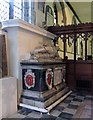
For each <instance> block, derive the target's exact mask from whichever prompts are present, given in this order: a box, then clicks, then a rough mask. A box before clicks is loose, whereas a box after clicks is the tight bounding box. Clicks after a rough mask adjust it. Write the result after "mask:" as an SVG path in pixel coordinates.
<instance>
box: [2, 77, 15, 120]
mask: <svg viewBox="0 0 93 120" xmlns="http://www.w3.org/2000/svg"><path fill="white" fill-rule="evenodd" d="M16 112H17V80H16V79H15V78H14V77H5V78H2V79H0V120H1V118H7V117H9V116H11V115H12V114H14V113H16Z"/></svg>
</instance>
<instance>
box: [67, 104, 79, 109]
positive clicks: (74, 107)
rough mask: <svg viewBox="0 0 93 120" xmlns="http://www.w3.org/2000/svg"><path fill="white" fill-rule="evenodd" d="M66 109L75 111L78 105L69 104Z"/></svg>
mask: <svg viewBox="0 0 93 120" xmlns="http://www.w3.org/2000/svg"><path fill="white" fill-rule="evenodd" d="M67 108H70V109H77V108H78V105H73V104H69V105H68V107H67Z"/></svg>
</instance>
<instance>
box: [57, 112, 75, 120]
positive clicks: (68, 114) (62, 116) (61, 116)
mask: <svg viewBox="0 0 93 120" xmlns="http://www.w3.org/2000/svg"><path fill="white" fill-rule="evenodd" d="M58 117H60V118H62V120H63V118H66V119H70V118H72V117H73V115H72V114H70V113H65V112H62V113H61V114H60V115H59V116H58Z"/></svg>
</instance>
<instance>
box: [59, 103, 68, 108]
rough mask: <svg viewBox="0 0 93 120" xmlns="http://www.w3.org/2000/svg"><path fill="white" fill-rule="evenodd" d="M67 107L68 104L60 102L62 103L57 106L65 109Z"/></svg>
mask: <svg viewBox="0 0 93 120" xmlns="http://www.w3.org/2000/svg"><path fill="white" fill-rule="evenodd" d="M68 105H69V104H68V103H64V102H62V103H60V104H59V106H62V107H64V108H66V107H67V106H68Z"/></svg>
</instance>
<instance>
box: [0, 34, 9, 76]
mask: <svg viewBox="0 0 93 120" xmlns="http://www.w3.org/2000/svg"><path fill="white" fill-rule="evenodd" d="M7 74H8V71H7V56H6V41H5V35H0V78H1V77H5V76H7Z"/></svg>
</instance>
